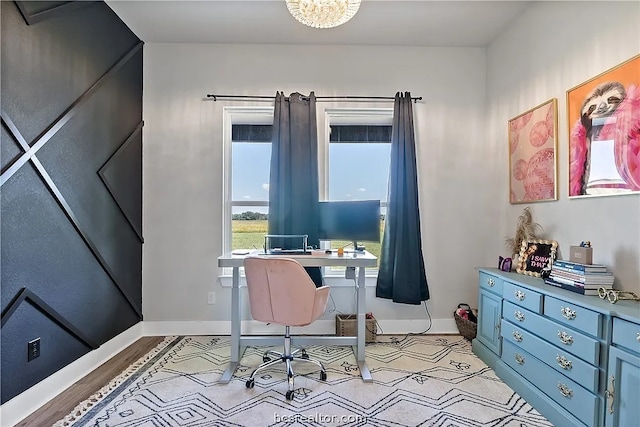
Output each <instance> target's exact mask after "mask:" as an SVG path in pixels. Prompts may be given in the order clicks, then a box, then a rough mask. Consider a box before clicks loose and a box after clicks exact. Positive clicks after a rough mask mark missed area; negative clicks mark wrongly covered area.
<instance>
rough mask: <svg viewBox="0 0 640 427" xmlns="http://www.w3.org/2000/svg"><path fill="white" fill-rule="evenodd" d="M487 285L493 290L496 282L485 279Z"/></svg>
mask: <svg viewBox="0 0 640 427" xmlns="http://www.w3.org/2000/svg"><path fill="white" fill-rule="evenodd" d="M487 285H489V286H490V287H492V288H493V287H494V286H495V285H496V281H495V280H493V279H487Z"/></svg>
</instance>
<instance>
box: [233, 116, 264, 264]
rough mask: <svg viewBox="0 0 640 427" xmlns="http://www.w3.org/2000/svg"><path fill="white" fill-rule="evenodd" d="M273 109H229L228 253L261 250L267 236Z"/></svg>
mask: <svg viewBox="0 0 640 427" xmlns="http://www.w3.org/2000/svg"><path fill="white" fill-rule="evenodd" d="M272 123H273V107H252V108H247V107H225V109H224V118H223V129H224V130H223V132H224V150H225V155H224V167H225V174H224V179H225V183H224V194H225V209H224V214H223V216H224V227H223V228H224V231H223V234H224V251H225V252H227V251H230V250H236V249H254V248H255V249H259V248H262V246H263V244H264V235H265V234H267V214H268V211H269V170H270V162H271V128H272Z"/></svg>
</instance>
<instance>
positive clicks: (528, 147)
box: [509, 98, 558, 204]
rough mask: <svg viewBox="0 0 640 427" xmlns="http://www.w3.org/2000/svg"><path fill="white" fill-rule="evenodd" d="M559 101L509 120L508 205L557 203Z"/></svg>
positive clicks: (542, 105)
mask: <svg viewBox="0 0 640 427" xmlns="http://www.w3.org/2000/svg"><path fill="white" fill-rule="evenodd" d="M557 148H558V101H557V100H556V99H555V98H553V99H550V100H548V101H546V102H544V103H542V104H540V105H538V106H536V107H533V108H532V109H530V110H528V111H526V112H524V113H522V114H520V115H519V116H517V117H514V118H513V119H511V120H509V203H511V204H516V203H529V202H540V201H548V200H558V188H557V187H558V184H557V156H556V152H557Z"/></svg>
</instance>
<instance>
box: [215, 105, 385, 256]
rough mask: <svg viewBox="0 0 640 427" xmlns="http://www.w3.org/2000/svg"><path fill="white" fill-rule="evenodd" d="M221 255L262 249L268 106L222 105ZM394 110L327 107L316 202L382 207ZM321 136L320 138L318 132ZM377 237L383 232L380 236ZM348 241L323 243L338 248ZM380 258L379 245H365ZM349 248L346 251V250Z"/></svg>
mask: <svg viewBox="0 0 640 427" xmlns="http://www.w3.org/2000/svg"><path fill="white" fill-rule="evenodd" d="M223 115H224V117H223V132H224V136H223V138H224V168H225V173H224V177H225V183H224V197H225V199H224V200H225V206H224V227H223V228H224V231H223V233H224V251H225V252H226V251H230V250H234V249H252V248H254V247H255V248H262V245H263V243H264V235H265V234H266V233H267V213H268V210H269V168H270V162H271V127H272V123H273V107H271V106H269V107H225V108H224V112H223ZM392 118H393V109H387V108H385V109H327V110H325V120H324V122H323V123H321V122H320V121H319V128H320V129H323V130H324V132H322V131H321V132H320V136H319V147H318V153H319V162H320V165H319V168H318V170H319V174H320V176H319V182H320V193H321V194H320V195H319V196H320V200H366V199H379V200H380V202H381V213H382V215H381V216H382V218H381V233H382V229H383V226H384V215H385V213H386V207H387V190H388V182H389V161H390V154H391V144H390V142H391V121H392ZM323 133H324V136H322V134H323ZM381 235H382V234H381ZM347 243H349V242H324V245H325V246H324V247H331V246H332V247H338V246H339V245H346V244H347ZM364 244H365V245H366V246H367V250H368V251H369V252H371V253H373V254H375V255H376V256H380V243H371V242H364ZM347 249H348V248H347Z"/></svg>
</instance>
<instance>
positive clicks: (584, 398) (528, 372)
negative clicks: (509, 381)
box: [502, 340, 599, 426]
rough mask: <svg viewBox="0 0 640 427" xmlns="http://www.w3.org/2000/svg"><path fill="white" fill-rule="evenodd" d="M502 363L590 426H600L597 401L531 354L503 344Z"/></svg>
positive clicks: (505, 343)
mask: <svg viewBox="0 0 640 427" xmlns="http://www.w3.org/2000/svg"><path fill="white" fill-rule="evenodd" d="M502 360H503V362H505V363H506V364H507V365H509V367H511V368H512V369H513V370H514V371H516V372H517V373H518V374H520V375H521V376H522V377H524V378H525V379H527V380H528V381H529V382H531V383H532V384H533V385H535V386H536V387H537V388H538V389H540V390H541V391H542V392H543V393H544V394H546V395H547V396H549V397H550V398H551V399H553V400H554V401H556V402H557V403H558V404H559V405H560V406H562V407H564V408H565V409H566V410H567V411H569V412H571V413H572V414H573V415H574V416H575V417H577V418H578V419H579V420H580V421H582V422H583V423H585V424H586V425H588V426H595V425H599V422H598V398H597V397H596V396H595V395H594V394H592V393H591V392H589V391H587V390H585V389H584V388H582V387H581V386H580V385H578V384H576V383H575V382H573V381H572V380H570V379H569V378H567V377H565V376H564V375H562V374H560V373H558V372H556V371H554V370H553V369H551V368H550V367H549V366H547V365H545V364H544V363H542V362H541V361H540V360H538V359H536V358H535V357H533V356H532V355H531V354H529V353H528V352H526V351H524V350H523V349H521V348H518V347H516V346H515V345H513V344H512V343H511V342H510V341H508V340H504V341H503V346H502Z"/></svg>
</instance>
